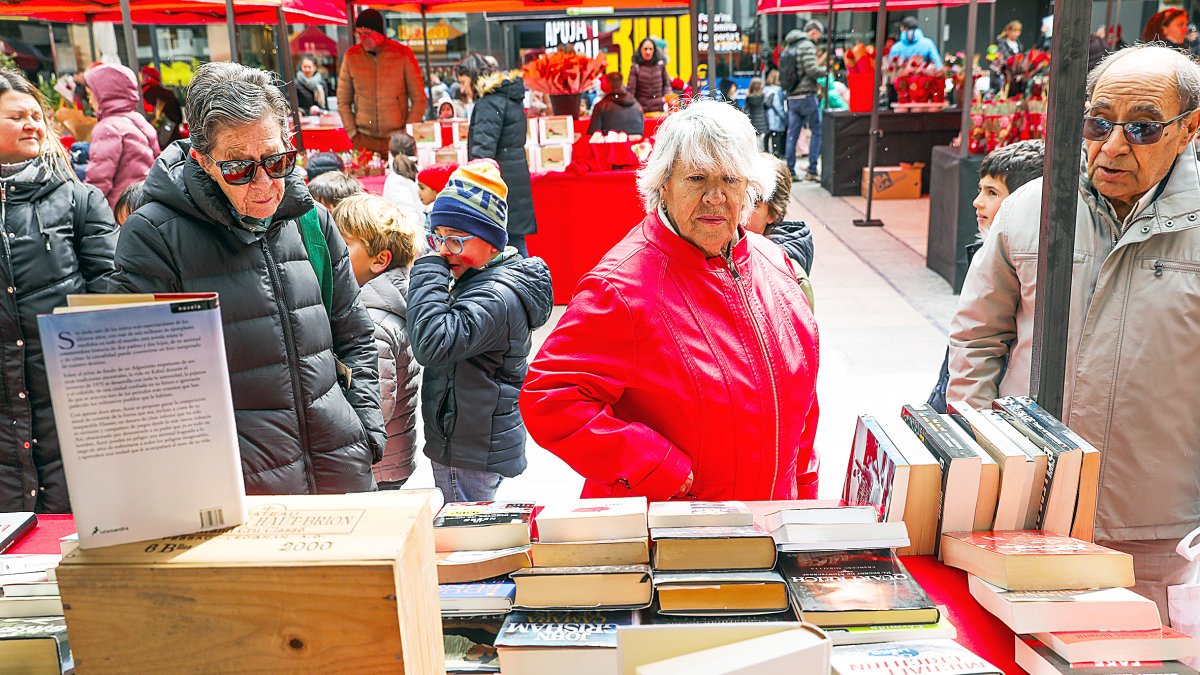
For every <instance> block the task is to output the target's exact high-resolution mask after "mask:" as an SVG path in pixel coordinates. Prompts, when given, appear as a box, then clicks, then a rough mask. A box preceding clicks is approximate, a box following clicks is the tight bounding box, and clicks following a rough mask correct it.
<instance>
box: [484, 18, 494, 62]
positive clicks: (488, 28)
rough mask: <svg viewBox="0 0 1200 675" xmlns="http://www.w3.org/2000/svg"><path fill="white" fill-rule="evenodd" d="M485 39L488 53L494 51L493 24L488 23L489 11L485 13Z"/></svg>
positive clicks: (485, 47)
mask: <svg viewBox="0 0 1200 675" xmlns="http://www.w3.org/2000/svg"><path fill="white" fill-rule="evenodd" d="M483 39H484V45H485V46H484V49H486V50H487V53H489V54H491V53H492V24H490V23H488V18H487V12H484V13H483Z"/></svg>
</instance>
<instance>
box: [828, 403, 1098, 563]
mask: <svg viewBox="0 0 1200 675" xmlns="http://www.w3.org/2000/svg"><path fill="white" fill-rule="evenodd" d="M948 410H949V413H950V414H948V415H939V414H938V413H937V412H935V411H934V410H933V409H932V408H930V407H929V406H926V405H906V406H904V407H903V409H902V410H901V415H900V420H896V419H894V418H884V417H873V416H870V415H862V416H860V418H859V421H858V427H857V429H856V430H855V435H854V444H853V447H852V450H851V455H850V463H849V467H848V468H847V471H846V482H845V484H844V487H843V491H842V499H843V501H844V502H845V503H849V504H870V505H872V506H875V507H876V508H877V509H879V512H880V518H881V520H883V521H884V522H903V523H905V524H906V525H907V529H908V533H909V536H910V538H911V545H910V546H907V547H903V548H901V549H900V553H902V554H917V555H926V554H930V553H938V554H939V555H940V551H939V550H938V546H939V543H940V537H941V535H943V534H945V533H948V532H970V531H989V530H1028V529H1040V530H1045V531H1049V532H1055V533H1058V534H1062V535H1068V536H1073V537H1076V538H1078V539H1085V540H1091V538H1092V534H1093V529H1094V526H1095V515H1096V498H1097V489H1098V480H1099V472H1100V454H1099V452H1097V451H1096V449H1095V448H1094V447H1092V446H1091V445H1090V444H1088V443H1087V441H1085V440H1083V439H1082V438H1080V437H1079V435H1078V434H1076V433H1075V432H1073V431H1071V430H1070V429H1069V428H1067V427H1066V426H1065V425H1064V424H1063V423H1062V422H1060V421H1059V420H1057V419H1055V418H1054V416H1053V415H1050V414H1049V413H1048V412H1046V411H1045V410H1044V409H1042V408H1041V407H1040V406H1038V405H1037V403H1035V402H1034V401H1033V400H1032V399H1030V398H1028V397H1015V398H1014V397H1007V398H1001V399H998V400H996V401H994V402H993V403H992V407H991V408H990V409H986V410H975V409H973V408H971V407H970V406H968V405H966V404H965V403H962V402H950V403H949V404H948ZM901 421H902V423H900V422H901Z"/></svg>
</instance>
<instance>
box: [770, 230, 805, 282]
mask: <svg viewBox="0 0 1200 675" xmlns="http://www.w3.org/2000/svg"><path fill="white" fill-rule="evenodd" d="M763 234H765V235H766V237H767V239H770V240H771V241H773V242H775V243H776V244H778V245H779V247H780V248H782V249H783V252H784V253H786V254H787V256H788V257H789V258H791V259H792V260H795V261H796V262H798V263H800V266H801V267H803V268H804V272H805V273H806V274H812V264H813V238H812V232H811V231H810V230H809V229H808V225H807V224H806V223H805V222H804V221H803V220H783V221H780V222H778V223H775V224H774V225H770V226H768V227H767V231H766V232H764V233H763Z"/></svg>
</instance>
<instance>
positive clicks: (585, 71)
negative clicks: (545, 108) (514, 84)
mask: <svg viewBox="0 0 1200 675" xmlns="http://www.w3.org/2000/svg"><path fill="white" fill-rule="evenodd" d="M606 67H607V63H606V62H605V60H604V59H599V58H597V59H589V58H588V57H586V56H584V55H583V54H576V53H575V52H574V51H572V50H571V49H570V48H569V47H560V48H559V50H558V51H557V52H554V53H553V54H542V55H541V56H539V57H537V58H536V59H534V60H532V61H530V62H529V63H526V64H525V67H524V68H522V77H523V78H524V79H525V86H526V87H529V88H530V89H532V90H534V91H541V92H545V93H547V94H555V95H561V94H581V93H583V92H584V91H586V90H587V88H588V87H590V86H591V84H592V82H593V81H594V80H595V79H596V78H598V77H601V76H603V75H604V71H605V68H606Z"/></svg>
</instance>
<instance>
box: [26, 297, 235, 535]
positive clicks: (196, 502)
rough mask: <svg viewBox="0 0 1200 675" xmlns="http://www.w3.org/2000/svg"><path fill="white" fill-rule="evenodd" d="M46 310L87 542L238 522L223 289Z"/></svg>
mask: <svg viewBox="0 0 1200 675" xmlns="http://www.w3.org/2000/svg"><path fill="white" fill-rule="evenodd" d="M68 300H69V303H70V305H71V306H70V307H67V308H58V309H57V310H55V314H51V315H42V316H39V317H38V325H39V327H40V329H41V334H42V345H43V349H44V351H45V357H46V370H47V374H48V376H49V380H50V396H51V400H52V401H53V403H54V421H55V423H56V424H57V426H58V435H59V441H60V444H61V446H62V457H63V468H64V470H65V472H66V477H67V488H68V489H69V491H70V495H71V508H72V510H73V511H74V514H75V524H76V527H77V528H78V531H79V545H80V546H81V547H83V548H92V547H98V546H111V545H114V544H123V543H128V542H133V541H142V540H146V539H155V538H159V537H168V536H174V535H180V534H190V533H194V532H200V531H204V530H213V529H218V528H224V527H230V526H233V525H237V524H240V523H241V522H242V521H243V520H244V519H245V516H246V511H245V496H246V488H245V485H244V483H243V482H242V464H241V455H240V452H239V449H238V438H237V428H236V426H235V423H234V417H233V402H232V399H231V396H230V388H229V371H228V369H227V366H226V361H225V340H224V334H223V332H222V327H221V313H220V309H219V307H218V302H217V296H216V294H215V293H208V294H191V295H159V296H150V295H140V296H139V295H125V296H71V297H70V298H68Z"/></svg>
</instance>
